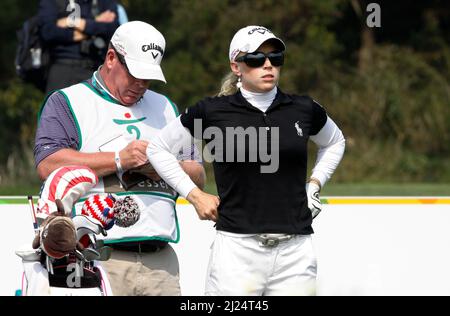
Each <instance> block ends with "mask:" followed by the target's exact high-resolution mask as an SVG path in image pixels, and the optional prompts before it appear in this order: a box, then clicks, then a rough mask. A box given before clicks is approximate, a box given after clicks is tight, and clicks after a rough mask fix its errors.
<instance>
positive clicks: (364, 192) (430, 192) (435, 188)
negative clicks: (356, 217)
mask: <svg viewBox="0 0 450 316" xmlns="http://www.w3.org/2000/svg"><path fill="white" fill-rule="evenodd" d="M39 190H40V186H39V185H38V184H36V185H22V186H11V187H0V204H1V203H24V202H26V197H27V195H33V196H38V195H39ZM205 191H206V192H208V193H211V194H217V189H216V185H215V183H214V181H208V182H207V183H206V186H205ZM1 196H19V197H20V196H23V199H5V198H2V197H1ZM321 196H450V184H431V183H408V184H405V183H384V184H381V183H377V184H373V183H333V182H330V183H327V185H326V186H325V187H324V188H323V190H322V192H321Z"/></svg>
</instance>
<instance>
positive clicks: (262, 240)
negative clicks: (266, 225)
mask: <svg viewBox="0 0 450 316" xmlns="http://www.w3.org/2000/svg"><path fill="white" fill-rule="evenodd" d="M293 236H294V235H278V236H275V235H271V234H259V235H256V237H257V239H258V240H259V244H260V245H261V246H264V247H276V246H278V244H279V243H280V242H281V241H286V240H289V239H291V238H292V237H293Z"/></svg>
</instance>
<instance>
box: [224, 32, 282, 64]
mask: <svg viewBox="0 0 450 316" xmlns="http://www.w3.org/2000/svg"><path fill="white" fill-rule="evenodd" d="M268 40H272V41H273V43H274V45H275V46H276V47H277V48H278V49H279V50H282V51H284V50H286V45H284V43H283V41H282V40H281V39H279V38H278V37H276V36H275V35H274V34H273V33H272V31H271V30H269V29H267V28H265V27H264V26H257V25H250V26H246V27H244V28H242V29H240V30H239V31H238V32H237V33H236V34H235V35H234V37H233V39H232V40H231V43H230V51H229V57H230V61H233V60H234V59H235V58H236V56H237V55H238V54H239V53H240V52H244V53H253V52H254V51H256V50H257V49H258V47H259V46H261V44H262V43H264V42H266V41H268Z"/></svg>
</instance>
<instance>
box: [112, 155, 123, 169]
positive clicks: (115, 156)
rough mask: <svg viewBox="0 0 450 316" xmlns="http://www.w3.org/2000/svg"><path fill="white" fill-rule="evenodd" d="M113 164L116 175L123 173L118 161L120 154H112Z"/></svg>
mask: <svg viewBox="0 0 450 316" xmlns="http://www.w3.org/2000/svg"><path fill="white" fill-rule="evenodd" d="M114 163H115V164H116V171H117V172H118V173H123V168H122V164H121V161H120V152H119V151H116V152H115V153H114Z"/></svg>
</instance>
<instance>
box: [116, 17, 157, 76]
mask: <svg viewBox="0 0 450 316" xmlns="http://www.w3.org/2000/svg"><path fill="white" fill-rule="evenodd" d="M111 44H112V45H113V46H114V48H115V49H116V50H117V52H118V53H119V54H121V55H122V56H124V57H125V62H126V64H127V67H128V69H129V70H130V73H131V75H133V77H135V78H138V79H147V80H148V79H153V80H160V81H164V82H166V79H165V77H164V74H163V72H162V69H161V66H160V64H161V61H162V58H163V56H164V50H165V48H166V40H165V39H164V36H163V35H162V34H161V33H160V32H159V31H158V30H157V29H156V28H154V27H153V26H151V25H150V24H148V23H145V22H141V21H132V22H128V23H124V24H122V25H121V26H119V27H118V28H117V30H116V31H115V32H114V35H113V36H112V38H111Z"/></svg>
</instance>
